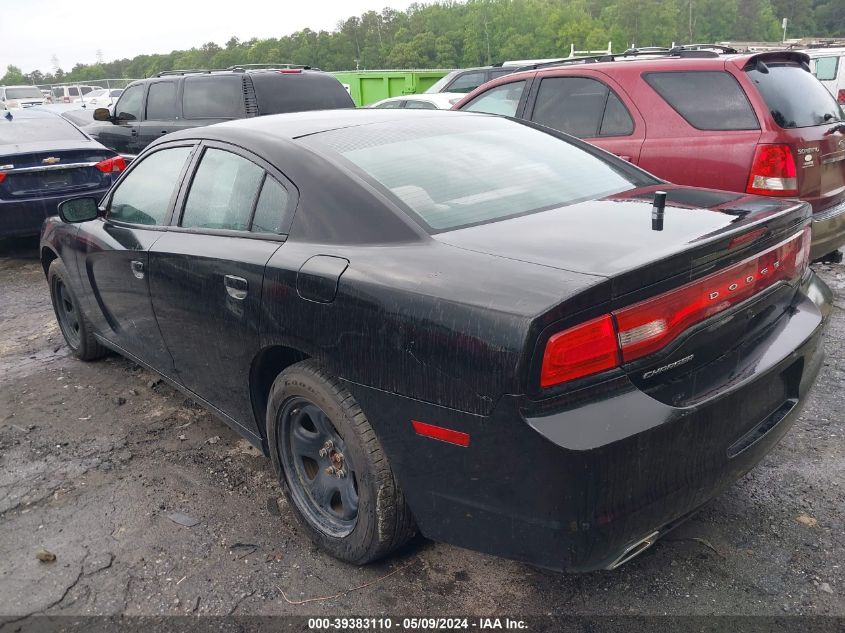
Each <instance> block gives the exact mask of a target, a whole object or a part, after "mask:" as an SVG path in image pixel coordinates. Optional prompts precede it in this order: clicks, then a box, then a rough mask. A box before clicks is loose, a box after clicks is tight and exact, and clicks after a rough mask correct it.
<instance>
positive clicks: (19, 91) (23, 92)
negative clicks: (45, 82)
mask: <svg viewBox="0 0 845 633" xmlns="http://www.w3.org/2000/svg"><path fill="white" fill-rule="evenodd" d="M6 98H7V99H43V98H44V95H43V94H41V91H40V90H39V89H38V88H36V87H35V86H21V87H20V88H6Z"/></svg>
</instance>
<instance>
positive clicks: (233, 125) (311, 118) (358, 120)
mask: <svg viewBox="0 0 845 633" xmlns="http://www.w3.org/2000/svg"><path fill="white" fill-rule="evenodd" d="M432 116H490V115H487V114H482V113H474V112H453V111H451V110H415V109H411V110H408V109H377V108H357V109H355V108H347V109H342V110H311V111H306V112H290V113H287V114H270V115H266V116H260V117H252V118H247V119H237V120H234V121H226V122H225V123H217V124H216V125H209V126H206V127H199V128H191V129H188V130H182V131H180V132H173V133H171V134H168V135H167V137H166V138H162V139H161V140H160V141H159V142H162V141H170V140H179V139H197V138H221V139H223V140H226V139H227V138H233V137H236V136H237V134H238V132H240V131H243V132H248V133H254V134H258V135H261V136H267V137H276V138H280V139H286V140H292V139H297V138H301V137H303V136H311V135H313V134H320V133H322V132H328V131H330V130H339V129H343V128H348V127H357V126H360V125H371V124H374V123H385V122H392V121H410V120H413V119H415V118H417V119H420V118H425V117H432Z"/></svg>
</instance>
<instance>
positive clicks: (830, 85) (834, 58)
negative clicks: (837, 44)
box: [801, 48, 845, 105]
mask: <svg viewBox="0 0 845 633" xmlns="http://www.w3.org/2000/svg"><path fill="white" fill-rule="evenodd" d="M801 52H802V53H806V54H807V55H809V56H810V70H811V71H812V73H813V74H814V75H815V76H816V78H817V79H818V80H819V81H820V82H822V83H823V84H824V86H825V88H827V89H828V90H829V91H830V94H832V95H833V97H834V99H836V100H837V101H838V102H839V104H840V105H845V48H809V49H806V50H803V51H801Z"/></svg>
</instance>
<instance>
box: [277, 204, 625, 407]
mask: <svg viewBox="0 0 845 633" xmlns="http://www.w3.org/2000/svg"><path fill="white" fill-rule="evenodd" d="M298 213H299V212H298ZM314 255H329V256H334V257H340V258H343V259H346V260H348V261H349V266H348V268H346V270H345V271H344V272H343V273H342V275H341V276H340V280H339V283H338V290H337V297H336V298H335V299H334V301H332V302H329V303H325V302H315V301H310V300H308V299H305V298H302V297H301V296H300V295H299V293H298V292H297V287H296V277H297V271H298V270H299V269H300V267H301V266H302V265H303V264H304V263H305V262H306V261H307V260H309V259H310V258H312V257H313V256H314ZM604 281H605V279H604V278H603V277H598V276H590V275H582V274H579V273H572V272H568V271H563V270H558V269H554V268H550V267H544V266H537V265H534V264H530V263H526V262H517V261H513V260H509V259H504V258H500V257H494V256H490V255H485V254H481V253H472V252H469V251H466V250H463V249H459V248H454V247H451V246H447V245H443V244H439V243H437V242H435V241H433V240H425V241H423V242H420V243H405V244H399V245H385V246H381V247H341V246H338V245H330V244H323V245H320V244H313V243H302V242H296V241H293V240H289V241H288V242H287V243H286V244H285V245H284V247H283V248H281V249H279V250H278V251H277V252H276V253H275V254H274V256H273V257H272V258H271V259H270V261H269V263H268V267H267V272H266V275H265V281H264V299H263V302H262V317H261V331H262V337H261V338H262V346H269V345H285V346H290V347H294V348H296V349H299V350H300V351H302V352H304V353H306V354H308V355H309V356H312V357H315V358H317V359H319V360H320V361H321V362H323V363H324V364H325V365H326V366H327V367H328V368H329V369H330V371H331V372H332V373H334V374H336V375H338V376H339V377H341V378H343V379H345V380H349V381H352V382H356V383H361V384H365V385H368V386H370V387H373V388H376V389H380V390H384V391H387V392H393V393H400V394H403V395H406V396H409V397H412V398H418V399H420V400H426V401H429V402H438V403H440V404H441V405H443V406H446V407H451V408H455V409H460V410H463V411H470V412H480V413H488V412H489V411H490V410H491V409H492V407H493V406H494V405H495V403H496V402H497V401H498V399H499V398H500V397H501V396H503V395H504V394H506V393H517V392H520V390H521V389H522V388H523V386H524V385H523V384H522V381H523V379H524V373H525V371H526V363H527V360H526V357H525V355H526V353H530V350H529V339H532V337H533V336H534V334H535V333H534V332H533V330H532V328H533V327H534V321H535V317H537V316H538V315H539V314H541V313H542V312H544V311H546V310H548V309H549V307H551V306H553V305H556V304H558V303H560V302H561V301H562V299H564V298H567V297H571V296H573V295H575V294H577V293H579V292H583V291H585V290H588V289H592V290H593V291H594V292H593V294H591V293H590V292H586V293H584V294H583V297H585V298H584V299H583V301H584V303H585V304H586V303H590V304H598V305H600V304H601V297H604V299H605V300H606V299H609V295H607V296H604V295H603V294H602V293H603V292H607V291H608V288H606V287H605V285H604V284H602V282H604ZM583 307H585V306H582V308H583ZM576 311H577V310H576ZM532 343H533V341H532Z"/></svg>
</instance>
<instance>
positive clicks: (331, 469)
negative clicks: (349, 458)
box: [326, 466, 337, 477]
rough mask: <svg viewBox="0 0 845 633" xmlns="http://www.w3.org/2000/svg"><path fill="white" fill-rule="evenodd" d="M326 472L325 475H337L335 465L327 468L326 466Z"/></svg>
mask: <svg viewBox="0 0 845 633" xmlns="http://www.w3.org/2000/svg"><path fill="white" fill-rule="evenodd" d="M326 474H327V475H335V477H337V475H336V474H335V467H334V466H329V467H328V468H326Z"/></svg>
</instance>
